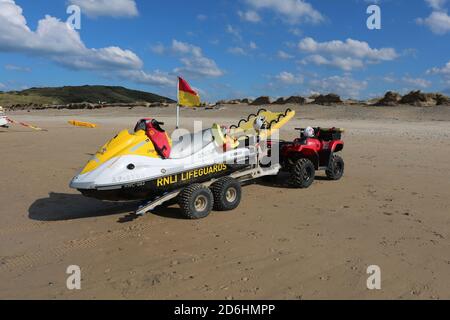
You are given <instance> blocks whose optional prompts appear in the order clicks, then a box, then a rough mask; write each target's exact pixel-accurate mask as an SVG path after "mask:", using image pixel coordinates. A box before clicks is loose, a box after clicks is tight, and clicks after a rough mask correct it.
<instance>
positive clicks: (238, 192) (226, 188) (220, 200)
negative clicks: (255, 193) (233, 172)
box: [211, 177, 242, 211]
mask: <svg viewBox="0 0 450 320" xmlns="http://www.w3.org/2000/svg"><path fill="white" fill-rule="evenodd" d="M211 191H212V194H213V196H214V210H217V211H230V210H234V209H236V208H237V207H238V206H239V204H240V203H241V198H242V188H241V184H240V183H239V181H237V180H236V179H233V178H229V177H225V178H221V179H219V180H218V181H216V182H214V183H213V184H212V186H211Z"/></svg>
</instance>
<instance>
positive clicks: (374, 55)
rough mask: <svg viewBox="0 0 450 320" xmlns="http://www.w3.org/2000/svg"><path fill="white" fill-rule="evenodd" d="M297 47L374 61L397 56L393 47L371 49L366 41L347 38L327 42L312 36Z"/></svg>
mask: <svg viewBox="0 0 450 320" xmlns="http://www.w3.org/2000/svg"><path fill="white" fill-rule="evenodd" d="M298 47H299V48H300V50H301V51H303V52H308V53H325V54H331V55H338V56H344V57H345V56H350V57H355V58H360V59H370V60H374V61H378V60H382V61H390V60H394V59H396V58H397V57H398V54H397V52H396V51H395V49H393V48H382V49H372V48H371V47H370V46H369V44H368V43H367V42H364V41H358V40H353V39H347V40H346V41H345V42H343V41H340V40H333V41H329V42H317V41H315V40H314V39H313V38H304V39H303V40H301V41H300V43H299V45H298Z"/></svg>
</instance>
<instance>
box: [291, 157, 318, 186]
mask: <svg viewBox="0 0 450 320" xmlns="http://www.w3.org/2000/svg"><path fill="white" fill-rule="evenodd" d="M315 177H316V169H315V167H314V164H313V163H312V162H311V160H309V159H300V160H297V162H296V163H295V164H294V165H293V166H292V168H291V177H290V179H289V184H290V185H291V186H293V187H295V188H302V189H304V188H308V187H309V186H311V184H312V183H313V182H314V178H315Z"/></svg>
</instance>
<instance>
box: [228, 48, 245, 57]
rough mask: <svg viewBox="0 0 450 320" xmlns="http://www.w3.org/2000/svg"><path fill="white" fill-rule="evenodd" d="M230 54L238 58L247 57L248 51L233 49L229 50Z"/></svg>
mask: <svg viewBox="0 0 450 320" xmlns="http://www.w3.org/2000/svg"><path fill="white" fill-rule="evenodd" d="M228 52H229V53H231V54H234V55H237V56H245V55H247V51H245V49H243V48H241V47H232V48H229V49H228Z"/></svg>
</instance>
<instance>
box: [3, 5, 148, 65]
mask: <svg viewBox="0 0 450 320" xmlns="http://www.w3.org/2000/svg"><path fill="white" fill-rule="evenodd" d="M0 21H2V23H1V24H0V51H6V52H20V53H25V54H33V55H39V56H43V57H48V58H50V59H51V60H53V61H55V62H57V63H59V64H61V65H64V66H66V67H69V68H73V69H88V70H92V69H96V70H99V69H100V70H101V69H103V70H105V69H121V68H128V69H138V68H141V67H142V65H143V63H142V61H141V59H140V58H139V57H138V56H137V55H136V54H135V53H133V52H132V51H130V50H124V49H121V48H119V47H115V46H112V47H106V48H99V49H96V48H87V47H86V46H85V45H84V43H83V42H82V41H81V39H80V35H79V34H78V32H77V31H75V30H73V29H72V28H70V27H69V26H68V25H67V24H66V23H64V22H62V21H60V20H59V19H57V18H54V17H51V16H48V15H47V16H45V18H44V19H42V20H40V21H39V22H38V26H37V29H36V31H32V30H30V28H29V27H28V25H27V22H26V19H25V17H24V16H23V14H22V8H21V7H19V6H18V5H16V4H15V2H14V1H13V0H0Z"/></svg>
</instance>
